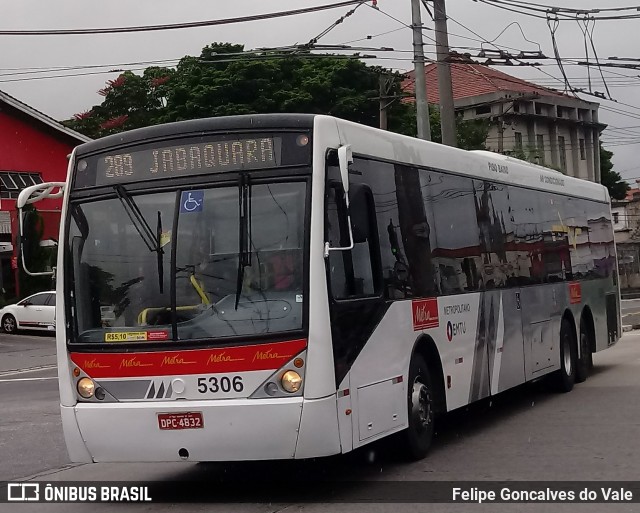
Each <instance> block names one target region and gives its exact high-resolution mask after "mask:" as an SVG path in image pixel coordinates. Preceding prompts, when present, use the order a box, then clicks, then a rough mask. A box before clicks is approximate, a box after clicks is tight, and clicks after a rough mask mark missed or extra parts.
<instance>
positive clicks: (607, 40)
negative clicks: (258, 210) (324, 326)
mask: <svg viewBox="0 0 640 513" xmlns="http://www.w3.org/2000/svg"><path fill="white" fill-rule="evenodd" d="M335 1H337V0H279V1H275V0H271V1H269V0H234V1H232V2H229V1H226V0H215V1H204V0H181V1H180V2H176V1H175V0H135V1H132V0H111V1H109V2H98V1H96V0H57V1H55V2H51V1H45V0H19V1H16V0H0V12H2V16H1V17H0V30H34V29H64V28H101V27H123V26H136V25H156V24H165V23H180V22H191V21H202V20H216V19H222V18H231V17H237V16H245V15H252V14H259V13H269V12H276V11H285V10H287V9H299V8H302V7H309V6H314V5H326V4H329V3H333V2H335ZM544 3H546V4H549V5H558V6H563V7H575V8H582V9H585V8H597V7H607V8H610V7H616V6H626V5H628V2H625V1H624V0H545V2H544ZM378 6H379V7H380V10H379V11H376V10H374V9H372V8H371V7H370V6H369V5H363V6H362V7H360V8H359V9H358V10H357V11H356V13H355V14H354V15H353V16H351V17H349V18H348V19H347V20H346V21H345V22H344V23H342V24H341V25H339V26H338V27H337V28H335V29H334V30H333V31H332V32H331V33H329V34H328V35H327V36H325V37H324V38H323V39H322V40H321V42H322V43H325V44H338V43H345V42H349V41H353V40H357V39H361V38H366V36H368V35H376V34H380V33H383V32H386V31H392V30H395V29H399V30H397V31H395V32H392V33H389V34H386V35H381V36H379V37H375V38H373V39H371V40H369V41H367V40H365V41H361V42H354V43H352V44H353V45H362V44H364V45H366V46H371V47H380V46H384V47H393V48H394V49H395V50H397V51H398V52H396V53H386V52H379V51H378V52H375V51H368V52H366V53H371V54H375V55H377V56H379V57H384V59H383V60H378V61H368V62H371V63H372V64H373V63H375V64H380V65H383V66H386V67H392V68H395V69H399V70H408V69H411V67H412V63H411V55H410V53H409V51H410V50H411V42H412V39H411V38H412V35H411V31H410V30H409V28H406V27H404V28H403V25H402V24H401V23H399V22H398V21H395V20H393V19H392V18H391V17H394V18H397V19H398V20H400V21H401V22H403V23H405V24H410V23H411V2H410V0H378ZM348 10H350V8H349V7H342V8H338V9H332V10H328V11H321V12H318V13H312V14H304V15H298V16H294V17H285V18H279V19H274V20H267V21H258V22H248V23H242V24H234V25H227V26H215V27H206V28H193V29H181V30H170V31H161V32H146V33H134V34H111V35H74V36H0V47H1V48H2V52H0V90H3V91H5V92H7V93H9V94H11V95H12V96H14V97H16V98H18V99H19V100H21V101H23V102H25V103H27V104H29V105H31V106H33V107H35V108H36V109H38V110H41V111H42V112H44V113H46V114H48V115H50V116H52V117H54V118H56V119H65V118H69V117H71V116H72V115H73V114H75V113H78V112H83V111H86V110H88V109H90V108H91V107H92V106H93V105H96V104H99V103H100V102H101V100H102V97H101V96H99V95H98V94H97V90H98V89H100V88H102V87H103V86H104V83H105V82H106V81H107V80H109V79H113V78H115V77H116V76H117V75H118V74H119V73H118V72H111V73H99V74H91V75H84V76H74V77H67V78H46V79H36V78H38V77H43V76H46V77H52V76H55V75H64V74H80V73H89V72H95V71H100V72H102V71H105V70H108V69H124V68H125V66H123V64H125V63H134V62H143V61H157V60H172V61H173V60H177V59H179V58H181V57H183V56H184V55H199V52H200V50H201V48H202V47H203V46H205V45H206V44H208V43H211V42H214V41H221V42H232V43H241V44H244V45H245V47H246V48H248V49H249V48H257V47H272V46H281V45H289V44H294V43H304V42H307V41H309V39H311V38H312V37H314V36H316V35H318V34H319V33H320V32H322V31H323V30H324V29H326V28H327V27H328V26H330V25H331V24H332V23H333V22H334V21H335V20H336V19H337V18H338V17H340V16H342V15H343V14H345V13H346V12H347V11H348ZM447 10H448V15H449V17H450V20H449V32H450V34H451V36H450V44H451V46H452V47H453V48H454V49H455V48H461V47H473V48H474V49H469V50H465V51H469V52H470V53H471V54H472V55H477V52H478V50H476V49H477V48H479V47H480V42H479V41H478V40H480V39H484V40H489V41H491V40H494V39H495V38H496V37H497V36H498V34H499V33H500V32H501V31H502V30H503V29H505V27H507V25H509V24H510V23H511V22H515V21H517V22H519V23H520V26H521V27H522V29H523V30H524V33H525V36H526V39H529V40H531V41H534V42H537V43H539V44H540V46H541V47H542V51H543V52H544V53H545V55H547V56H552V55H553V50H552V44H551V37H550V33H549V29H548V27H547V24H546V22H545V21H544V20H538V19H534V18H531V17H526V16H524V15H522V14H519V13H513V12H507V11H504V10H500V9H497V8H495V7H491V6H489V5H486V4H484V3H480V2H475V1H474V0H447ZM385 13H386V15H385ZM423 21H424V23H425V25H426V26H427V27H428V28H433V22H432V21H431V20H430V18H429V16H428V15H427V13H426V12H425V11H424V10H423ZM471 31H473V32H475V33H476V34H474V33H473V32H471ZM593 34H594V43H595V46H596V50H597V52H598V56H599V57H600V58H605V57H611V56H619V57H636V58H640V52H638V50H637V49H638V48H640V44H639V43H640V19H637V20H628V21H599V22H598V23H597V24H596V26H595V30H594V33H593ZM430 35H432V34H431V33H430V32H429V31H427V32H426V36H427V37H429V36H430ZM556 36H557V40H558V48H559V51H560V54H561V56H562V57H565V58H568V57H573V58H578V59H581V60H584V56H585V41H584V37H583V33H582V31H581V29H580V27H579V25H578V23H577V22H563V23H561V24H560V26H559V28H558V31H557V34H556ZM425 43H426V44H427V46H426V51H427V56H428V57H433V56H434V54H433V50H434V46H433V43H432V41H430V40H429V39H425ZM495 44H497V45H500V46H502V47H511V48H514V49H519V50H537V49H538V46H537V45H536V44H534V43H531V42H528V41H526V40H525V38H524V37H523V35H522V34H521V32H520V30H519V28H518V27H517V26H516V25H512V26H510V27H509V28H508V29H507V30H506V31H505V32H504V33H503V34H502V35H501V36H500V37H499V38H498V39H497V40H496V41H495ZM484 46H485V47H487V48H491V45H487V44H485V45H484ZM512 51H513V52H514V53H517V52H516V51H515V50H512ZM541 62H542V63H543V64H545V65H544V66H542V67H540V68H537V69H533V68H524V69H523V68H514V67H499V68H498V69H500V70H501V71H504V72H506V73H510V74H513V75H516V76H520V77H523V78H527V79H530V80H532V81H534V82H537V83H540V84H541V85H546V86H555V87H557V88H560V89H563V85H562V83H561V82H555V83H554V81H553V80H552V79H551V78H550V77H549V75H552V76H553V77H560V71H559V70H558V68H557V67H555V66H553V65H552V62H551V61H550V60H546V61H541ZM95 65H113V66H111V67H107V68H97V69H80V70H70V71H58V72H55V73H51V72H49V73H38V74H33V73H32V74H16V73H19V72H22V73H24V72H25V71H33V70H28V69H26V68H52V67H71V66H95ZM141 67H144V66H138V68H141ZM127 68H129V69H131V67H127ZM134 68H135V66H134ZM566 74H567V76H568V77H569V78H570V79H571V81H572V83H573V84H574V85H575V87H586V84H587V82H586V77H587V72H586V69H585V68H584V67H580V66H575V65H572V66H568V67H566ZM604 74H605V79H606V81H607V84H608V86H609V90H610V92H611V95H612V97H613V98H614V99H616V100H617V101H618V102H619V103H618V104H616V103H614V102H612V101H608V100H598V99H596V98H593V97H589V96H584V97H583V98H584V99H587V100H589V101H599V102H600V104H601V109H600V121H602V122H604V123H607V124H609V125H610V126H611V127H612V129H611V130H607V131H605V133H604V134H603V140H605V141H607V145H608V147H609V149H611V150H612V151H613V152H614V154H615V156H614V163H615V165H616V166H615V169H616V170H617V171H618V172H620V173H621V174H622V175H623V176H624V177H625V178H635V177H640V161H639V159H638V157H637V152H638V149H639V148H640V78H639V72H638V71H633V70H620V69H610V68H609V69H606V71H604ZM625 77H631V78H625ZM592 83H593V85H592V89H593V90H597V91H602V92H605V89H604V86H603V84H602V80H601V79H599V78H597V72H595V71H592ZM554 84H555V85H554ZM622 104H626V105H622ZM608 109H615V110H617V111H621V112H618V113H615V112H612V111H611V110H608ZM627 127H632V128H627ZM621 128H624V129H625V130H620V129H621Z"/></svg>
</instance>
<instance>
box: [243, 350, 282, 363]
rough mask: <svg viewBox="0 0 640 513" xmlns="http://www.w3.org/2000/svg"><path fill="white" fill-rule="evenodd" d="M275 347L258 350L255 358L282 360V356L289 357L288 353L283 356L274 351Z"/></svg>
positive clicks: (254, 359)
mask: <svg viewBox="0 0 640 513" xmlns="http://www.w3.org/2000/svg"><path fill="white" fill-rule="evenodd" d="M272 351H273V349H267V350H266V351H256V354H254V355H253V360H252V361H254V362H255V361H256V360H280V359H282V358H287V356H286V355H284V356H282V355H280V354H278V353H273V352H272Z"/></svg>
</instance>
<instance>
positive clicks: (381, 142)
mask: <svg viewBox="0 0 640 513" xmlns="http://www.w3.org/2000/svg"><path fill="white" fill-rule="evenodd" d="M320 117H324V116H318V117H317V118H316V122H317V121H318V118H320ZM331 119H335V118H331ZM336 122H337V124H338V131H339V133H340V137H341V140H342V141H344V142H345V143H348V144H351V145H352V148H353V152H354V154H356V155H357V154H363V155H368V156H371V157H378V158H381V159H385V160H390V161H398V162H402V163H406V164H414V165H416V166H420V167H426V168H432V169H437V170H441V171H451V172H454V173H457V174H460V175H465V176H469V177H472V178H478V179H485V180H491V181H498V182H502V183H506V184H512V185H519V186H522V187H528V188H532V189H539V190H544V191H549V192H555V193H557V194H565V195H569V196H577V197H582V198H588V199H593V200H596V201H602V202H609V193H608V190H607V188H606V187H604V186H602V185H600V184H598V183H595V182H590V181H587V180H582V179H579V178H574V177H571V176H567V175H565V174H563V173H561V172H559V171H555V170H553V169H549V168H546V167H543V166H539V165H536V164H532V163H529V162H526V161H523V160H520V159H516V158H513V157H509V156H506V155H501V154H498V153H493V152H490V151H467V150H461V149H459V148H452V147H450V146H446V145H444V144H439V143H433V142H429V141H423V140H421V139H416V138H414V137H408V136H405V135H400V134H395V133H393V132H386V131H384V130H379V129H376V128H371V127H367V126H363V125H359V124H357V123H353V122H350V121H344V120H341V119H336Z"/></svg>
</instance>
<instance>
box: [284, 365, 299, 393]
mask: <svg viewBox="0 0 640 513" xmlns="http://www.w3.org/2000/svg"><path fill="white" fill-rule="evenodd" d="M281 383H282V388H284V389H285V390H286V391H287V392H289V393H291V394H293V393H294V392H297V391H298V390H300V387H301V386H302V378H301V377H300V374H298V373H297V372H296V371H291V370H290V371H287V372H285V373H284V374H283V375H282V380H281Z"/></svg>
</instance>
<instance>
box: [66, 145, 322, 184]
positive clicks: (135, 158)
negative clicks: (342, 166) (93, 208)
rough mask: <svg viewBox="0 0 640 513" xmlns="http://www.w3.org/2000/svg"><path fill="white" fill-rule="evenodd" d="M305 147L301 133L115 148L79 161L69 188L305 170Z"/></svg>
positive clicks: (307, 156) (308, 150) (308, 148)
mask: <svg viewBox="0 0 640 513" xmlns="http://www.w3.org/2000/svg"><path fill="white" fill-rule="evenodd" d="M309 142H310V141H309V136H307V135H306V134H301V133H300V132H297V133H294V132H283V133H278V134H268V133H267V134H265V133H262V134H223V135H215V134H213V135H202V136H198V137H189V138H182V139H175V138H173V139H171V140H165V141H154V142H152V143H144V144H139V145H137V146H131V147H127V148H114V149H113V150H105V151H104V152H102V153H100V154H97V155H96V154H94V155H90V156H87V157H86V158H83V157H80V158H79V159H78V162H77V164H76V170H75V178H74V182H73V188H74V189H84V188H88V187H104V186H112V185H115V184H119V183H129V182H142V181H147V180H163V179H164V180H166V179H171V178H179V177H184V176H193V175H201V174H212V173H215V174H218V173H229V172H238V171H248V170H261V169H264V170H267V169H273V168H278V167H281V166H292V165H294V166H301V165H304V166H307V165H309V163H310V157H311V144H309Z"/></svg>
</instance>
